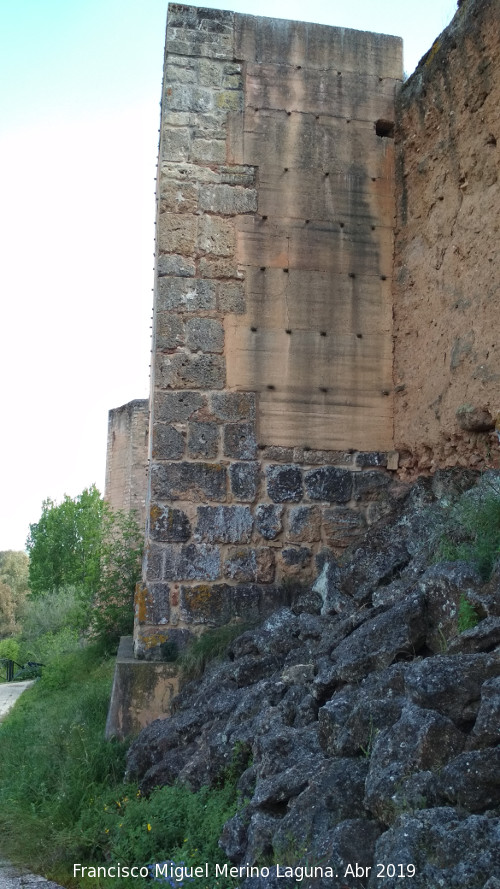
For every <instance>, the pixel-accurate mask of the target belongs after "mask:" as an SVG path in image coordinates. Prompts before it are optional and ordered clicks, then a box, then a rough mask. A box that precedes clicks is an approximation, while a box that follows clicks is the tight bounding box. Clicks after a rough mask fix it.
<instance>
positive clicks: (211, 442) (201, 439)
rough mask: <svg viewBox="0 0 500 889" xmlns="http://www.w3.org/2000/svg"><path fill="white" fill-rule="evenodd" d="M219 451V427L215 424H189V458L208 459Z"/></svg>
mask: <svg viewBox="0 0 500 889" xmlns="http://www.w3.org/2000/svg"><path fill="white" fill-rule="evenodd" d="M218 451H219V426H218V425H217V423H190V424H189V427H188V454H189V456H190V457H194V458H195V459H196V458H199V457H203V458H205V459H207V458H208V459H210V458H213V457H216V456H217V453H218Z"/></svg>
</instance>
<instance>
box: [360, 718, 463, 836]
mask: <svg viewBox="0 0 500 889" xmlns="http://www.w3.org/2000/svg"><path fill="white" fill-rule="evenodd" d="M464 744H465V735H463V734H462V733H461V732H459V731H458V729H457V728H456V727H455V726H454V724H453V722H452V721H451V720H450V719H447V718H446V717H444V716H441V715H440V714H439V713H435V712H434V711H432V710H422V709H420V708H419V707H416V706H414V705H412V704H407V705H406V706H405V708H404V709H403V712H402V714H401V718H400V719H399V720H398V721H397V722H396V723H395V724H394V725H393V726H392V727H391V728H388V729H386V730H385V731H382V732H381V733H380V734H379V735H378V736H377V737H376V738H375V741H374V744H373V751H372V754H371V757H370V770H369V773H368V776H367V779H366V795H365V802H366V805H367V807H368V808H369V810H370V811H371V812H372V814H374V815H375V816H376V817H377V818H378V819H379V820H381V821H382V822H383V823H385V824H391V823H392V822H393V820H394V818H395V816H396V814H397V813H398V808H399V807H403V805H404V800H405V779H406V778H408V777H410V776H411V775H413V774H415V773H416V772H421V771H423V770H433V769H438V768H439V767H440V766H442V765H443V764H444V763H446V762H448V760H450V759H451V758H452V757H454V756H456V755H457V754H458V753H460V752H461V751H462V750H463V748H464Z"/></svg>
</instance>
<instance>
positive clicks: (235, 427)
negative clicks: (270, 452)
mask: <svg viewBox="0 0 500 889" xmlns="http://www.w3.org/2000/svg"><path fill="white" fill-rule="evenodd" d="M256 454H257V442H256V440H255V425H254V423H228V424H227V426H225V427H224V455H225V456H226V457H234V458H235V459H236V460H253V459H255V456H256Z"/></svg>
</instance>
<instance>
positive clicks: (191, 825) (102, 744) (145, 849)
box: [0, 647, 241, 889]
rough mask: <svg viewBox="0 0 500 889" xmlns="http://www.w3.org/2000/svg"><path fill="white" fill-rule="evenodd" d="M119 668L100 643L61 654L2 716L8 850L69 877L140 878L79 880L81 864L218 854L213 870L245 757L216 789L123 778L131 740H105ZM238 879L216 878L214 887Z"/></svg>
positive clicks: (37, 867) (0, 824)
mask: <svg viewBox="0 0 500 889" xmlns="http://www.w3.org/2000/svg"><path fill="white" fill-rule="evenodd" d="M112 670H113V663H112V662H111V661H103V660H102V659H101V658H100V657H99V655H98V652H97V650H96V648H95V647H94V648H92V647H88V648H86V649H84V650H80V651H76V652H72V653H71V654H66V655H61V656H60V657H59V658H58V659H57V666H56V667H55V668H52V669H51V668H50V666H49V668H48V669H47V670H46V671H44V675H43V677H42V678H41V679H40V680H39V681H38V682H37V683H36V684H35V686H34V687H33V688H31V689H29V690H28V691H26V692H25V693H24V695H23V696H22V697H21V698H20V699H19V701H18V703H17V704H16V707H15V708H14V710H13V711H12V713H11V714H10V715H9V716H8V717H7V719H5V720H4V721H3V722H2V723H1V724H0V749H1V757H0V837H1V850H2V854H3V855H5V856H6V857H8V858H10V859H11V860H12V861H13V862H16V863H20V864H24V865H27V866H29V867H30V868H31V869H33V870H34V871H35V872H39V873H44V874H46V875H48V876H50V877H52V878H53V879H56V880H57V881H59V882H61V883H63V884H64V885H66V886H76V885H80V886H83V887H90V886H92V887H96V886H102V887H107V886H109V887H111V886H113V887H116V889H120V887H125V886H127V887H130V885H131V881H130V879H125V878H123V879H111V878H108V879H103V878H100V879H94V878H92V877H84V878H83V879H79V880H76V879H75V878H74V877H73V865H74V864H75V863H79V864H82V865H86V866H94V867H98V866H101V867H102V866H103V865H106V866H109V865H110V864H112V863H116V862H118V861H119V862H121V863H122V864H127V865H129V866H132V865H140V866H142V865H145V864H148V863H154V862H163V861H166V860H170V861H174V862H176V863H180V862H183V863H184V864H185V865H188V866H190V865H198V864H205V862H210V863H211V865H212V867H211V871H212V870H213V865H214V864H215V862H223V861H224V860H225V859H224V856H223V855H222V852H221V850H220V849H219V847H218V845H217V841H218V838H219V836H220V833H221V830H222V826H223V824H224V823H225V821H227V820H228V818H230V817H231V816H232V815H233V814H234V812H235V811H236V808H237V804H238V803H237V793H236V781H237V778H238V775H239V772H240V771H241V769H240V768H239V767H238V762H239V758H240V757H239V756H238V757H235V763H234V764H233V765H234V767H233V768H230V769H228V771H227V773H226V774H224V775H222V776H221V781H220V784H219V786H218V787H216V788H212V789H208V788H204V789H202V790H201V791H199V792H198V793H191V792H190V791H189V790H187V789H186V788H184V787H165V788H160V789H158V790H156V791H155V792H154V793H153V794H152V795H151V796H150V797H149V798H145V797H142V796H141V795H140V793H139V791H138V787H137V786H136V785H135V784H124V783H123V774H124V766H125V745H124V744H121V743H118V742H116V741H106V740H105V739H104V726H105V720H106V714H107V708H108V703H109V693H110V684H111V676H112ZM133 883H134V886H137V887H140V886H141V885H144V886H145V885H146V882H145V881H144V882H143V881H141V880H136V879H134V880H133ZM163 884H164V885H166V884H165V883H164V882H163ZM148 885H150V883H148ZM160 885H161V884H160ZM176 885H181V883H177V884H176ZM197 885H200V887H201V883H200V881H199V880H198V881H197ZM232 885H234V882H232V881H230V880H225V881H224V880H223V879H220V880H219V881H218V882H217V881H215V880H212V879H211V880H210V883H209V886H207V887H206V889H215V887H216V886H218V887H220V889H226V887H230V886H232ZM203 889H205V887H203Z"/></svg>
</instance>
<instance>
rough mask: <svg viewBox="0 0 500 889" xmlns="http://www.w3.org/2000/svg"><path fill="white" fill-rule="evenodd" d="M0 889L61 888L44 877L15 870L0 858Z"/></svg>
mask: <svg viewBox="0 0 500 889" xmlns="http://www.w3.org/2000/svg"><path fill="white" fill-rule="evenodd" d="M0 889H61V887H60V886H59V883H52V882H51V881H50V880H46V879H45V877H37V876H35V874H28V873H26V872H24V871H20V870H17V868H15V867H12V865H11V864H9V863H8V862H7V861H2V859H1V858H0Z"/></svg>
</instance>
